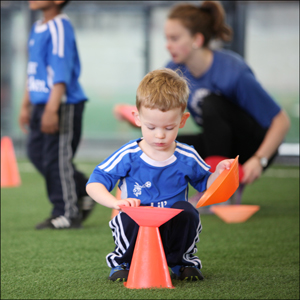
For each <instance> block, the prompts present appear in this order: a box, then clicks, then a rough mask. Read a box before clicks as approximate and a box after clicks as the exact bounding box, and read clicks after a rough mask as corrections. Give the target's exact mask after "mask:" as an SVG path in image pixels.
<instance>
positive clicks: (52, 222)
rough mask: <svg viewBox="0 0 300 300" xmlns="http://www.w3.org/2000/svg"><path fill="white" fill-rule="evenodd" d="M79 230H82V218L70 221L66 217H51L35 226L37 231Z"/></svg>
mask: <svg viewBox="0 0 300 300" xmlns="http://www.w3.org/2000/svg"><path fill="white" fill-rule="evenodd" d="M47 228H50V229H79V228H82V225H81V219H80V218H71V219H68V218H66V217H65V216H58V217H51V218H48V219H46V220H45V221H44V222H42V223H39V224H37V225H36V226H35V229H47Z"/></svg>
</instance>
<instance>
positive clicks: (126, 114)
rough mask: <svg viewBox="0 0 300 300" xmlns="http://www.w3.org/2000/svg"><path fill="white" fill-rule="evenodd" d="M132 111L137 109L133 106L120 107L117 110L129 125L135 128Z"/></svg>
mask: <svg viewBox="0 0 300 300" xmlns="http://www.w3.org/2000/svg"><path fill="white" fill-rule="evenodd" d="M132 111H137V108H136V106H135V105H120V107H119V109H118V113H119V114H120V115H121V116H122V117H123V118H124V119H125V120H126V121H128V122H129V123H130V124H131V125H133V126H135V127H137V126H136V123H135V120H134V117H133V115H132Z"/></svg>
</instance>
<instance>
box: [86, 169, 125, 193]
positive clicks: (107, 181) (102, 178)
mask: <svg viewBox="0 0 300 300" xmlns="http://www.w3.org/2000/svg"><path fill="white" fill-rule="evenodd" d="M119 179H120V176H117V175H116V174H110V173H106V172H104V171H103V170H101V169H100V168H99V166H97V167H96V168H95V169H94V171H93V173H92V174H91V176H90V178H89V180H88V182H87V184H89V183H94V182H97V183H102V184H103V185H104V186H105V187H106V189H107V190H108V191H109V192H111V191H112V190H113V189H114V187H115V185H116V184H117V182H118V180H119Z"/></svg>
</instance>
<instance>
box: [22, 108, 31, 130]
mask: <svg viewBox="0 0 300 300" xmlns="http://www.w3.org/2000/svg"><path fill="white" fill-rule="evenodd" d="M29 123H30V108H29V107H28V106H25V107H21V111H20V114H19V126H20V128H21V130H22V131H23V132H24V133H28V127H29Z"/></svg>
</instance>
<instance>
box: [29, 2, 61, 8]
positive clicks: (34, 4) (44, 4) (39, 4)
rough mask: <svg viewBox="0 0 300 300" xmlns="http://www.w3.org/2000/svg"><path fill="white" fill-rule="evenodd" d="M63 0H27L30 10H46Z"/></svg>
mask: <svg viewBox="0 0 300 300" xmlns="http://www.w3.org/2000/svg"><path fill="white" fill-rule="evenodd" d="M63 2H65V1H28V3H29V8H30V9H31V10H47V9H49V8H51V7H53V6H57V5H60V4H62V3H63Z"/></svg>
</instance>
